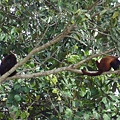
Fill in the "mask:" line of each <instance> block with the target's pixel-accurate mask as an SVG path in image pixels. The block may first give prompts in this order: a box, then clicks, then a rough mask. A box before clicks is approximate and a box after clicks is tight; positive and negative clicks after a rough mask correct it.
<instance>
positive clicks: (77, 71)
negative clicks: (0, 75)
mask: <svg viewBox="0 0 120 120" xmlns="http://www.w3.org/2000/svg"><path fill="white" fill-rule="evenodd" d="M63 71H70V72H73V73H77V74H80V75H82V71H81V70H78V69H73V68H70V67H61V68H58V69H54V70H48V71H45V72H38V73H33V74H24V75H15V76H13V77H8V78H6V80H11V79H29V78H35V77H41V76H47V75H50V74H57V73H59V72H63ZM89 72H97V71H89ZM103 74H104V75H108V74H120V70H116V71H109V72H104V73H103ZM103 74H101V75H103Z"/></svg>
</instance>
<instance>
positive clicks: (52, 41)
mask: <svg viewBox="0 0 120 120" xmlns="http://www.w3.org/2000/svg"><path fill="white" fill-rule="evenodd" d="M74 26H75V25H74V24H72V25H70V24H68V25H67V26H66V27H65V29H64V30H63V32H61V33H60V34H59V35H57V36H56V37H55V38H53V39H52V40H51V41H48V42H47V43H46V44H44V45H42V46H40V47H37V48H34V49H33V50H32V51H31V52H30V53H29V54H28V55H27V56H26V57H25V58H24V59H23V60H22V61H20V62H19V63H17V64H16V65H15V66H14V67H13V68H12V69H10V70H9V71H8V72H7V73H5V74H4V75H2V76H1V77H0V83H1V82H3V81H4V80H5V79H6V78H7V77H8V76H9V75H10V74H11V73H12V72H14V71H15V70H16V69H17V68H18V67H20V66H22V65H23V64H24V63H25V62H26V61H28V60H29V59H30V58H31V56H32V55H34V54H35V53H37V52H40V51H42V50H44V49H45V48H47V47H49V46H51V45H53V44H55V43H57V42H59V41H60V40H62V39H63V38H65V37H66V36H67V35H68V34H69V33H70V32H71V30H72V29H73V28H74Z"/></svg>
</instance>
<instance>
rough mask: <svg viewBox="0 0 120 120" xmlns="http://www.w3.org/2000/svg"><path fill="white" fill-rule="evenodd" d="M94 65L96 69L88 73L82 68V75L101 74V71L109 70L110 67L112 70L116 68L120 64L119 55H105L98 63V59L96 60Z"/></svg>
mask: <svg viewBox="0 0 120 120" xmlns="http://www.w3.org/2000/svg"><path fill="white" fill-rule="evenodd" d="M96 65H97V68H98V71H97V72H96V73H90V72H87V71H85V70H82V72H83V75H88V76H97V75H101V74H102V73H103V72H107V71H109V70H110V69H111V67H112V68H113V69H114V70H117V69H118V68H119V65H120V57H115V56H106V57H104V58H102V59H101V61H100V63H99V62H98V61H96Z"/></svg>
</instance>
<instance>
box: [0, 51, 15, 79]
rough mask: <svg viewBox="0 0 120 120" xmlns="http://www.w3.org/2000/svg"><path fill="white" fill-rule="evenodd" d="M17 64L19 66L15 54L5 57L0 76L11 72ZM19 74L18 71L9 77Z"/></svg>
mask: <svg viewBox="0 0 120 120" xmlns="http://www.w3.org/2000/svg"><path fill="white" fill-rule="evenodd" d="M15 64H17V60H16V57H15V55H14V54H13V53H11V54H10V55H7V56H6V57H4V58H3V59H2V61H1V65H0V75H3V74H5V73H6V72H7V71H9V70H10V69H11V68H12V67H13V66H14V65H15ZM16 73H17V72H16V70H15V71H14V72H13V73H11V74H10V75H9V77H11V76H13V75H15V74H16Z"/></svg>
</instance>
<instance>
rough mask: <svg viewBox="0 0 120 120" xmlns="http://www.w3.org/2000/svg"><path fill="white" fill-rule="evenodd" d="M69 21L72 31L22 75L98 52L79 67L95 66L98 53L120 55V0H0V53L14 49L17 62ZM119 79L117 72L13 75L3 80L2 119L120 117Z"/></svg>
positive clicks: (97, 119)
mask: <svg viewBox="0 0 120 120" xmlns="http://www.w3.org/2000/svg"><path fill="white" fill-rule="evenodd" d="M71 24H75V25H74V29H72V30H71V32H70V34H68V35H67V36H66V37H64V38H63V39H61V40H60V41H59V42H57V43H56V44H53V45H51V46H49V47H46V48H45V49H44V50H42V51H39V52H37V53H36V54H34V55H33V56H32V57H31V58H30V59H29V60H28V61H26V62H25V63H24V64H23V65H22V66H20V67H18V68H17V71H18V74H20V75H25V74H27V75H30V74H32V73H37V72H43V73H44V71H47V70H55V69H57V68H61V67H66V66H69V65H71V64H76V63H78V62H80V61H82V60H85V59H86V58H87V57H89V56H92V55H94V54H98V56H97V57H95V58H93V59H89V61H85V62H84V63H83V64H82V65H80V66H78V67H77V69H78V70H80V69H82V68H86V69H89V70H96V69H97V68H96V66H95V60H98V59H100V58H101V57H102V56H101V55H100V54H99V53H102V54H103V55H108V54H109V55H117V56H120V3H119V2H118V1H117V0H106V1H102V0H101V1H99V0H98V1H94V0H84V1H81V0H64V1H63V0H27V1H26V0H22V1H21V0H0V53H1V56H0V57H1V59H2V57H3V56H4V55H6V54H9V52H10V51H11V50H12V51H13V52H14V53H15V54H16V56H17V59H18V62H19V61H21V60H22V59H23V58H25V57H26V56H27V55H28V54H29V53H30V51H32V50H33V49H34V48H36V47H40V46H42V45H44V44H46V43H48V42H50V41H51V40H52V39H54V38H55V37H56V36H57V35H59V34H60V33H61V32H63V30H64V29H65V27H66V26H69V25H71ZM113 48H115V49H114V50H112V52H110V53H105V51H108V50H111V49H113ZM119 79H120V77H119V74H117V75H115V74H108V75H101V76H97V77H89V76H83V75H81V74H77V73H74V72H70V71H62V72H59V73H56V74H50V75H43V76H42V77H41V76H40V77H34V76H33V77H32V78H24V76H23V78H19V79H18V78H16V79H12V78H11V79H10V80H8V81H5V82H2V83H1V85H0V101H1V103H0V119H1V120H13V119H14V120H16V119H28V120H34V119H44V120H49V119H50V120H102V119H103V120H111V119H115V120H116V119H117V120H119V119H120V112H119V111H120V107H119V106H120V101H119V96H120V95H119V88H120V85H119Z"/></svg>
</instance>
